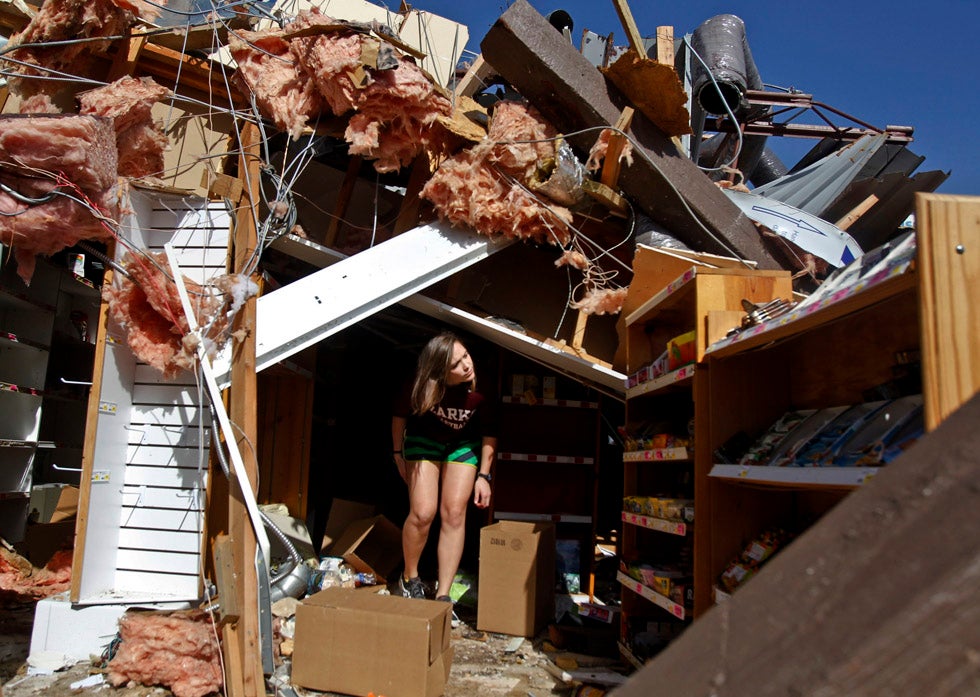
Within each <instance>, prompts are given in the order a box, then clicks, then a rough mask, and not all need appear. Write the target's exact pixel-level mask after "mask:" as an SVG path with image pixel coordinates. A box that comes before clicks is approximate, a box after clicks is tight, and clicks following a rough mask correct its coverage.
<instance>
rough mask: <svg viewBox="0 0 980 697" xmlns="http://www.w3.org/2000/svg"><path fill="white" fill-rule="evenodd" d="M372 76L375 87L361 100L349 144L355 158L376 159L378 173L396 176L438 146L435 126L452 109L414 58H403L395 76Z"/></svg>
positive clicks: (349, 129) (348, 135) (368, 88)
mask: <svg viewBox="0 0 980 697" xmlns="http://www.w3.org/2000/svg"><path fill="white" fill-rule="evenodd" d="M371 74H372V78H373V79H372V80H371V82H370V84H368V85H367V86H366V87H365V88H364V89H363V90H361V91H360V92H359V93H358V94H357V104H356V107H357V114H355V115H354V116H353V117H352V118H351V120H350V123H349V125H348V126H347V131H346V132H345V133H344V138H345V140H346V141H347V142H348V143H350V153H351V154H352V155H363V156H364V157H367V158H373V159H376V160H377V161H376V162H375V165H374V168H375V169H376V170H377V171H378V172H393V171H397V170H399V169H401V168H402V167H403V166H405V165H407V164H410V163H411V162H412V160H414V159H415V158H416V157H417V156H418V154H419V153H420V152H421V151H422V148H424V147H428V146H431V145H433V142H432V138H433V134H434V131H433V129H432V124H433V122H434V121H435V120H436V119H437V118H438V117H439V116H440V115H443V116H449V115H450V114H451V113H452V104H451V103H450V101H449V100H448V99H446V98H445V97H444V96H442V95H441V94H439V93H438V92H437V91H436V89H435V86H434V85H433V84H432V81H431V80H430V79H429V78H428V77H427V76H426V74H425V73H424V72H423V71H422V70H421V69H420V68H419V67H418V66H417V65H415V63H413V62H412V61H411V59H409V58H406V57H403V58H401V59H400V60H399V61H398V67H397V68H395V69H393V70H376V71H373V72H372V73H371Z"/></svg>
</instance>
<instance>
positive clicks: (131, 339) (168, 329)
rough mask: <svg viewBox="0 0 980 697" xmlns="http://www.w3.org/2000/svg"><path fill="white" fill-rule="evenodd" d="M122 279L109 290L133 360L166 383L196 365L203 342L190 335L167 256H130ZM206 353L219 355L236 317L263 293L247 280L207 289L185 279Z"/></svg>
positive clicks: (226, 280) (218, 282) (221, 281)
mask: <svg viewBox="0 0 980 697" xmlns="http://www.w3.org/2000/svg"><path fill="white" fill-rule="evenodd" d="M123 267H124V268H125V269H126V271H127V273H128V274H129V276H128V277H126V276H120V277H118V278H117V280H116V282H115V284H114V285H113V286H112V287H105V288H103V291H102V292H103V296H104V297H105V298H106V300H107V301H108V303H109V313H110V315H111V317H112V318H113V319H114V320H115V321H117V322H118V323H119V324H121V325H122V326H123V328H124V329H125V330H126V341H127V343H128V344H129V347H130V349H131V350H132V351H133V354H134V355H135V356H136V357H137V358H139V359H140V360H141V361H143V362H145V363H147V364H148V365H151V366H153V367H154V368H156V369H157V370H159V371H160V372H161V373H163V375H164V377H166V378H168V379H169V378H173V377H175V376H176V375H177V374H178V373H180V372H181V371H182V370H190V369H193V368H194V367H195V365H196V363H195V361H196V355H197V348H198V343H197V342H198V339H197V338H196V336H197V335H196V334H190V324H189V323H188V321H187V315H186V314H184V310H183V306H182V305H181V302H180V296H179V294H178V292H177V284H176V283H175V282H174V280H173V279H172V277H171V276H170V275H169V270H170V265H169V264H168V263H167V258H166V255H164V254H162V253H160V254H151V255H136V254H132V253H127V254H126V256H125V257H124V258H123ZM184 284H185V285H186V286H187V294H188V296H189V298H190V301H191V304H192V305H193V306H194V309H195V315H196V320H197V323H198V325H199V326H201V327H206V331H204V332H203V333H204V337H205V339H204V341H205V342H206V343H207V346H206V347H205V348H206V349H207V351H208V353H209V354H210V355H213V353H214V352H215V351H217V350H218V349H219V348H221V346H222V345H223V344H224V342H225V341H226V340H227V334H226V330H227V329H228V324H229V321H230V316H231V315H232V314H233V313H234V312H236V311H237V310H238V308H239V307H241V305H242V303H243V302H244V301H245V300H246V299H247V298H248V297H251V296H252V295H254V294H255V292H256V290H257V288H256V287H255V285H254V283H252V282H251V281H249V280H248V279H247V278H245V277H243V276H240V275H237V274H229V275H225V276H221V277H219V278H218V279H215V280H214V281H213V282H212V284H211V285H209V286H207V287H205V286H201V285H199V284H197V283H194V282H193V281H191V280H190V279H188V278H186V277H185V279H184Z"/></svg>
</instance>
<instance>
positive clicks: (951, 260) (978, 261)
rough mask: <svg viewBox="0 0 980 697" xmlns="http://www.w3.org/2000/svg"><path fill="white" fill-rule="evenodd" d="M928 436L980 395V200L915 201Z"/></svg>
mask: <svg viewBox="0 0 980 697" xmlns="http://www.w3.org/2000/svg"><path fill="white" fill-rule="evenodd" d="M915 223H916V235H917V237H918V255H919V258H918V261H917V266H918V273H919V321H920V325H921V330H920V331H921V334H922V349H921V350H922V393H923V395H924V396H925V402H924V404H925V419H926V430H927V431H932V430H934V429H935V428H936V427H938V426H939V424H940V423H942V422H943V421H944V420H945V419H946V417H948V416H949V415H950V414H952V413H953V412H954V411H956V410H957V409H958V408H959V407H960V406H961V405H962V404H963V403H964V402H966V401H968V400H969V399H970V398H971V397H972V396H973V395H974V394H975V393H976V392H977V391H978V390H980V344H977V340H976V336H977V335H976V331H977V326H978V325H980V304H978V303H977V286H978V285H980V234H978V233H980V197H977V196H949V195H940V194H924V193H918V194H916V195H915Z"/></svg>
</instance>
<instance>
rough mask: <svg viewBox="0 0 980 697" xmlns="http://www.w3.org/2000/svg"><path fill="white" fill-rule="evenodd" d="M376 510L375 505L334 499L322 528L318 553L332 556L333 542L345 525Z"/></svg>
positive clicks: (373, 513) (367, 516)
mask: <svg viewBox="0 0 980 697" xmlns="http://www.w3.org/2000/svg"><path fill="white" fill-rule="evenodd" d="M377 512H378V508H377V506H375V505H374V504H370V503H361V502H360V501H348V500H346V499H334V500H333V502H332V503H331V504H330V513H329V515H327V525H326V527H325V528H324V530H323V541H322V542H321V543H320V553H321V554H325V555H328V556H334V555H333V552H332V551H331V549H330V548H331V547H333V544H334V543H335V542H336V541H337V540H338V539H340V536H341V535H343V534H344V530H346V529H347V526H348V525H350V524H351V523H353V522H354V521H356V520H361V519H362V518H370V517H371V516H373V515H375V514H376V513H377Z"/></svg>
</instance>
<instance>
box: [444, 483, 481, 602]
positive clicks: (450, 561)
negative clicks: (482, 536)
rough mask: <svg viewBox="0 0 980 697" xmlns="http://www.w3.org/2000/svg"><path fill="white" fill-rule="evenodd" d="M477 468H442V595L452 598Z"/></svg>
mask: <svg viewBox="0 0 980 697" xmlns="http://www.w3.org/2000/svg"><path fill="white" fill-rule="evenodd" d="M475 480H476V468H475V467H473V466H471V465H460V464H446V465H443V468H442V497H441V499H440V502H439V516H440V518H441V519H442V527H441V528H440V530H439V547H438V557H439V590H438V591H437V592H438V593H439V595H449V588H450V587H451V586H452V583H453V579H454V578H455V577H456V571H457V570H458V569H459V560H460V559H461V558H462V557H463V543H464V542H465V540H466V507H467V505H468V504H469V502H470V497H471V496H472V494H473V482H474V481H475Z"/></svg>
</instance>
